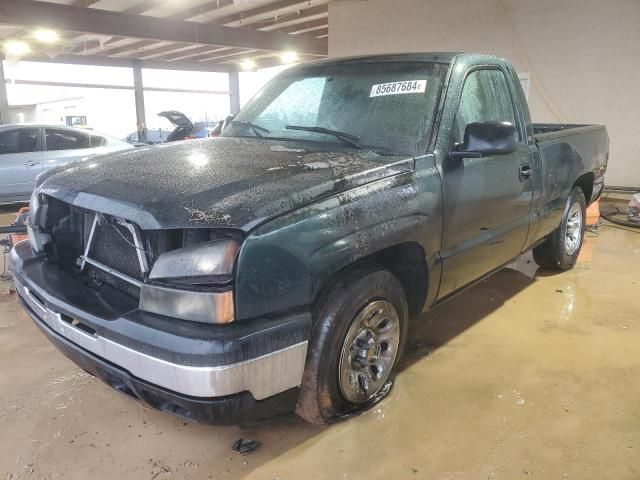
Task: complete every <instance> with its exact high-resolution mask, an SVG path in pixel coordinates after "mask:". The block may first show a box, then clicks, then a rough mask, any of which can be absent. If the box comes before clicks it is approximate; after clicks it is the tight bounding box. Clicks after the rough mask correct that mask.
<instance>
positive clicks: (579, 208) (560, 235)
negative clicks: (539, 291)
mask: <svg viewBox="0 0 640 480" xmlns="http://www.w3.org/2000/svg"><path fill="white" fill-rule="evenodd" d="M586 210H587V202H586V201H585V198H584V193H582V189H581V188H580V187H574V189H573V190H572V191H571V194H570V195H569V198H568V200H567V205H566V206H565V211H564V215H563V217H562V222H561V223H560V226H559V227H558V229H557V230H555V231H554V232H553V233H552V234H551V235H549V237H547V239H546V240H545V241H544V242H543V243H541V244H540V245H538V246H537V247H535V248H534V249H533V259H534V260H535V262H536V263H537V264H538V265H540V266H541V267H543V268H546V269H549V270H568V269H570V268H573V266H574V265H575V264H576V261H577V259H578V255H579V254H580V248H582V240H583V238H584V231H585V219H586Z"/></svg>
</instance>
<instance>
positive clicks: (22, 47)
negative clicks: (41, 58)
mask: <svg viewBox="0 0 640 480" xmlns="http://www.w3.org/2000/svg"><path fill="white" fill-rule="evenodd" d="M3 50H4V53H6V54H7V55H9V56H14V57H20V56H22V55H25V54H27V53H29V52H30V51H31V48H30V47H29V44H28V43H26V42H22V41H20V40H9V41H8V42H5V44H4V48H3Z"/></svg>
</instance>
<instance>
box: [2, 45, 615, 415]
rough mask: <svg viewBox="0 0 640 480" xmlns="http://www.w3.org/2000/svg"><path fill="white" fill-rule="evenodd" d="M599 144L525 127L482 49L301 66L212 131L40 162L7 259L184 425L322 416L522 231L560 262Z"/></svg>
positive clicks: (374, 383)
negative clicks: (414, 324)
mask: <svg viewBox="0 0 640 480" xmlns="http://www.w3.org/2000/svg"><path fill="white" fill-rule="evenodd" d="M608 146H609V145H608V137H607V133H606V130H605V128H604V127H602V126H592V125H538V124H534V123H532V122H531V118H530V116H529V110H528V108H527V103H526V100H525V98H524V95H523V92H522V89H521V87H520V84H519V82H518V77H517V75H516V73H515V71H514V69H513V67H512V66H511V65H510V64H509V63H508V62H507V61H505V60H504V59H501V58H497V57H493V56H488V55H477V54H445V53H425V54H418V53H416V54H406V55H385V56H370V57H359V58H348V59H338V60H329V61H321V62H318V63H311V64H305V65H300V66H297V67H293V68H291V69H289V70H287V71H285V72H284V73H282V74H280V75H279V76H278V77H277V78H275V79H274V80H273V81H271V82H270V83H269V84H268V85H267V86H266V87H265V88H264V89H263V90H262V91H261V92H260V93H259V94H258V95H257V96H256V97H255V98H254V99H253V100H252V101H251V102H249V103H248V104H247V105H246V107H245V108H244V109H242V111H241V112H240V113H239V114H238V115H237V116H236V117H235V118H234V119H232V120H230V121H229V122H228V125H227V126H226V128H225V130H224V132H223V134H222V136H221V137H220V138H218V139H206V140H202V141H190V142H180V143H174V144H165V145H161V146H155V147H150V148H143V149H136V150H135V151H128V152H123V153H118V154H111V155H106V156H103V157H96V158H90V159H88V160H86V161H84V162H77V163H75V164H71V165H68V166H65V167H62V168H59V169H55V170H53V171H49V172H47V173H45V174H43V176H41V177H40V178H39V180H38V186H37V188H36V191H35V192H34V195H33V197H32V199H31V214H30V220H29V234H30V239H29V241H27V242H22V243H20V244H18V245H16V247H15V248H14V250H13V251H12V254H11V259H12V272H13V275H14V280H15V284H16V288H17V291H18V293H19V296H20V299H21V301H22V303H23V305H24V308H25V309H26V310H27V312H28V313H29V314H30V316H31V317H32V318H33V320H34V321H35V323H36V324H37V325H38V327H39V328H40V329H41V330H42V331H43V332H44V334H45V335H47V336H48V337H49V339H50V340H51V341H52V342H53V343H54V344H56V346H57V347H58V348H59V349H60V350H61V351H62V352H63V353H64V354H65V355H67V356H68V357H70V358H71V359H72V360H74V361H75V362H76V363H77V364H78V365H80V366H81V367H82V368H84V369H85V370H87V371H89V372H91V373H92V374H94V375H96V376H97V377H99V378H101V379H102V380H104V381H105V382H107V383H108V384H110V385H111V386H112V387H114V388H116V389H117V390H119V391H120V392H123V393H125V394H127V395H130V396H132V397H134V398H137V399H139V400H141V401H143V402H145V403H147V404H149V405H151V406H153V407H155V408H158V409H162V410H165V411H169V412H172V413H175V414H177V415H180V416H183V417H185V418H188V419H191V420H196V421H204V422H210V423H235V422H243V421H249V420H255V419H259V418H264V417H267V416H272V415H276V414H282V413H286V412H292V411H294V410H295V411H296V412H297V413H298V414H299V415H301V416H302V417H303V418H305V419H307V420H309V421H311V422H316V423H322V422H327V421H331V420H332V419H334V418H337V417H339V416H341V415H343V414H344V413H346V412H350V411H353V410H354V409H357V408H364V407H366V406H367V405H369V404H371V403H372V402H373V401H374V400H377V399H379V398H381V397H382V396H384V394H386V392H387V391H388V385H389V379H390V375H391V374H392V372H393V368H394V366H395V365H397V363H398V360H399V359H400V357H401V355H402V351H403V346H404V344H405V340H406V338H407V335H408V319H409V318H410V317H412V316H415V315H417V314H418V313H420V312H422V311H424V310H427V309H429V308H430V307H432V306H433V305H435V304H437V303H438V302H441V301H443V300H444V299H446V298H447V297H449V296H451V295H453V294H454V293H456V292H459V291H460V290H462V289H464V288H465V287H467V286H469V285H471V284H473V283H474V282H475V281H477V280H478V279H481V278H483V277H484V276H486V275H489V274H490V273H492V272H495V271H496V270H498V269H500V268H502V267H503V266H504V265H506V264H507V263H509V262H510V261H511V260H513V259H514V258H515V257H517V256H518V255H520V254H521V253H523V252H526V251H527V250H529V249H533V252H534V257H535V259H536V261H537V262H538V263H539V264H540V265H541V266H542V267H544V268H552V269H561V270H562V269H568V268H571V267H572V266H573V265H574V263H575V261H576V257H577V255H578V253H579V251H580V247H581V243H582V237H583V233H584V225H585V208H586V207H587V205H589V203H591V202H593V201H594V200H595V199H597V198H598V196H599V195H600V192H601V190H602V187H603V181H604V179H603V176H604V172H605V169H606V165H607V159H608ZM434 388H437V386H434Z"/></svg>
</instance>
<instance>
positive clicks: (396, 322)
mask: <svg viewBox="0 0 640 480" xmlns="http://www.w3.org/2000/svg"><path fill="white" fill-rule="evenodd" d="M314 310H315V311H314V325H313V332H312V336H311V340H310V342H309V353H308V355H307V363H306V365H305V371H304V375H303V380H302V389H301V392H300V398H299V400H298V406H297V408H296V413H297V414H298V415H299V416H301V417H302V418H304V419H305V420H307V421H308V422H311V423H315V424H322V423H328V422H331V421H332V420H334V419H336V418H339V417H340V416H342V415H344V414H346V413H350V412H352V411H354V410H358V409H364V408H366V407H367V406H368V405H370V404H372V403H373V400H374V399H376V400H377V399H380V398H382V397H383V396H384V395H386V393H387V392H388V388H387V382H388V380H389V378H390V376H391V375H392V372H393V369H394V368H395V366H396V365H397V364H398V361H399V359H400V357H401V355H402V352H403V349H404V344H405V340H406V335H407V322H408V307H407V301H406V298H405V294H404V290H403V289H402V285H401V284H400V282H399V281H398V279H397V278H396V277H395V276H394V275H393V274H391V273H390V272H388V271H386V270H384V269H382V268H380V267H378V266H374V265H371V266H366V267H358V268H354V269H352V270H351V271H349V272H347V273H345V274H344V275H342V276H341V277H340V278H339V279H338V280H337V281H336V282H335V284H334V285H333V287H332V288H331V289H330V290H329V292H328V293H327V294H325V295H324V296H323V297H322V298H321V300H320V301H319V302H318V304H317V305H316V308H315V309H314Z"/></svg>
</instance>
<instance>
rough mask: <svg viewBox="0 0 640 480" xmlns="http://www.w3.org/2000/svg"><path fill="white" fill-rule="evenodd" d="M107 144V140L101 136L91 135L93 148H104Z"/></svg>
mask: <svg viewBox="0 0 640 480" xmlns="http://www.w3.org/2000/svg"><path fill="white" fill-rule="evenodd" d="M106 144H107V139H106V138H104V137H101V136H100V135H91V147H104V146H105V145H106Z"/></svg>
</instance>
